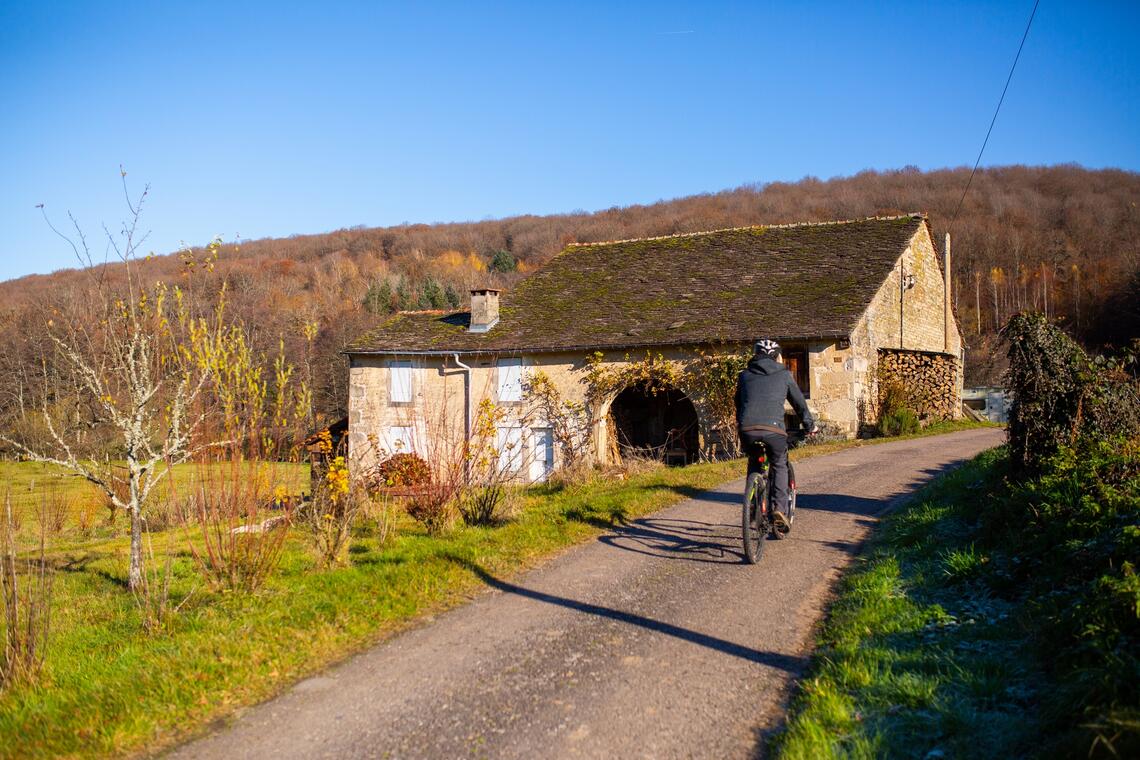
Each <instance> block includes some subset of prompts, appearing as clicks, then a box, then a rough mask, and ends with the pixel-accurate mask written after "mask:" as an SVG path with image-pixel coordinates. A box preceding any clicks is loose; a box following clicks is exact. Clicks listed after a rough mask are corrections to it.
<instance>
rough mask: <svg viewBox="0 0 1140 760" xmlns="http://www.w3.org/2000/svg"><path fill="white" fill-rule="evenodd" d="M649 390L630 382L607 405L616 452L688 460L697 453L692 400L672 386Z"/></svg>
mask: <svg viewBox="0 0 1140 760" xmlns="http://www.w3.org/2000/svg"><path fill="white" fill-rule="evenodd" d="M655 390H656V392H651V391H650V390H649V389H648V388H646V387H645V386H642V385H631V386H630V387H628V388H626V389H625V390H623V391H622V392H621V393H619V394H618V395H617V397H616V398H615V399H614V400H613V403H612V404H611V405H610V420H611V421H612V425H611V428H610V430H611V433H612V434H613V441H614V444H616V449H617V452H616V453H618V454H620V456H623V457H625V456H631V455H632V456H641V457H650V458H653V459H660V460H662V461H664V462H665V463H666V464H688V463H690V462H694V461H696V460H697V457H698V455H699V454H700V424H699V423H698V421H697V410H696V408H695V407H694V406H693V402H692V401H690V400H689V398H688V396H686V395H685V394H684V393H682V392H681V391H679V390H677V389H676V388H664V389H662V388H657V389H655Z"/></svg>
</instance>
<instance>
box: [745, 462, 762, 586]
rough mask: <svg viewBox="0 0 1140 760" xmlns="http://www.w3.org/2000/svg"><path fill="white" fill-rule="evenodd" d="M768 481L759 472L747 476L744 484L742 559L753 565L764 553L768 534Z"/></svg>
mask: <svg viewBox="0 0 1140 760" xmlns="http://www.w3.org/2000/svg"><path fill="white" fill-rule="evenodd" d="M767 502H768V483H767V482H766V481H765V479H764V476H763V475H762V474H761V473H759V472H754V473H752V474H751V475H749V476H748V481H747V483H746V484H745V486H744V506H743V509H742V511H741V531H742V533H743V536H744V561H745V562H747V563H748V564H750V565H755V564H756V563H757V562H759V561H760V556H761V555H762V554H763V553H764V539H765V538H766V537H767V535H768V503H767Z"/></svg>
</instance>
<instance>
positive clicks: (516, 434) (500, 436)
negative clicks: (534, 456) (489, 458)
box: [495, 427, 523, 477]
mask: <svg viewBox="0 0 1140 760" xmlns="http://www.w3.org/2000/svg"><path fill="white" fill-rule="evenodd" d="M495 448H496V449H498V451H499V471H500V472H502V473H504V474H506V475H508V476H511V477H513V476H515V475H518V473H519V470H521V469H522V461H523V452H522V428H521V427H501V428H499V429H498V430H497V431H496V433H495Z"/></svg>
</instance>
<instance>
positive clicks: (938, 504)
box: [776, 449, 1044, 760]
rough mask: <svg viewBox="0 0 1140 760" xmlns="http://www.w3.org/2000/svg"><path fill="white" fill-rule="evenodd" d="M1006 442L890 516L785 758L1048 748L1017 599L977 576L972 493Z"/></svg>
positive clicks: (846, 603) (979, 563) (828, 643)
mask: <svg viewBox="0 0 1140 760" xmlns="http://www.w3.org/2000/svg"><path fill="white" fill-rule="evenodd" d="M1003 456H1004V449H995V450H991V451H988V452H985V453H983V454H981V455H980V456H979V457H977V458H976V459H975V460H973V461H972V462H970V463H969V464H967V465H965V466H964V467H962V468H960V469H958V470H956V471H954V472H952V473H950V474H948V475H946V476H944V477H942V478H940V479H939V480H937V481H936V482H935V483H933V484H931V485H930V486H927V487H926V488H924V489H923V490H922V491H921V492H920V494H919V496H918V497H917V498H916V499H914V500H913V501H911V502H909V503H908V504H907V505H906V506H904V507H902V508H900V509H899V510H898V511H897V512H895V513H893V514H891V515H890V516H888V517H887V518H886V519H885V520H884V522H883V524H882V526H881V528H880V530H879V531H878V533H877V535H876V537H875V538H874V539H873V541H872V543H871V544H870V546H869V548H868V551H867V553H866V555H865V556H864V558H863V559H861V560H860V562H859V565H858V566H857V567H856V569H854V570H853V571H852V572H851V573H849V574H848V575H847V576H846V577H845V579H844V580H843V582H842V583H841V584H840V589H839V593H838V597H837V598H836V600H835V602H834V603H833V605H832V607H831V610H830V613H829V615H828V619H827V622H826V623H825V625H824V628H823V630H822V632H821V633H820V636H819V648H818V650H817V652H816V655H815V658H814V661H813V667H812V671H811V674H810V676H809V677H808V678H807V679H806V680H805V681H804V682H803V684H802V686H801V692H800V695H799V697H798V698H797V700H796V702H795V704H794V706H793V710H792V714H791V716H790V718H789V720H788V723H787V727H786V729H785V731H784V733H783V734H782V735H781V736H780V737H778V738H777V739H776V748H777V751H778V755H779V756H780V757H782V758H812V760H815V759H816V758H831V757H843V758H864V757H914V758H924V757H1019V756H1026V755H1032V754H1035V752H1037V751H1039V746H1038V744H1037V739H1038V737H1039V735H1040V733H1041V732H1042V730H1043V728H1044V727H1043V725H1042V720H1043V717H1042V715H1041V714H1040V713H1039V712H1038V710H1037V704H1038V697H1039V695H1040V692H1041V689H1042V687H1043V683H1044V681H1043V673H1042V671H1041V669H1040V666H1039V664H1038V662H1037V658H1036V657H1035V655H1034V653H1033V652H1032V651H1031V647H1030V642H1029V641H1028V640H1027V637H1026V633H1025V631H1024V629H1023V628H1022V627H1021V626H1020V625H1019V624H1018V622H1017V614H1016V613H1017V607H1016V604H1015V603H1014V602H1011V601H1008V600H1004V599H1001V598H998V597H997V596H995V595H993V594H991V593H989V591H988V590H987V586H986V584H984V583H981V582H979V579H980V577H981V576H982V575H983V574H985V573H988V572H990V561H989V560H990V558H989V557H988V556H987V555H986V554H985V553H984V552H983V551H982V550H981V549H979V548H978V546H977V544H976V543H975V540H974V539H975V534H976V532H977V530H978V525H977V522H976V519H975V517H974V516H976V513H977V510H976V508H975V507H974V506H973V503H974V502H975V501H976V500H977V498H978V496H979V495H980V494H983V493H985V492H986V491H987V490H988V489H989V488H990V487H991V486H992V485H994V484H995V482H996V480H997V479H998V478H999V474H1000V470H1001V467H1000V462H1001V461H1002V458H1003Z"/></svg>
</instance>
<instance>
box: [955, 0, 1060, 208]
mask: <svg viewBox="0 0 1140 760" xmlns="http://www.w3.org/2000/svg"><path fill="white" fill-rule="evenodd" d="M1040 4H1041V0H1035V2H1034V3H1033V11H1032V12H1031V13H1030V14H1029V23H1027V24H1026V25H1025V33H1024V34H1022V35H1021V44H1020V45H1018V46H1017V55H1015V56H1014V57H1013V65H1012V66H1010V67H1009V76H1007V77H1006V78H1005V87H1003V88H1002V90H1001V97H1000V98H999V99H998V104H997V108H995V109H994V117H993V118H992V119H990V128H989V129H987V130H986V139H985V140H982V149H981V150H979V151H978V159H977V160H976V161H974V168H973V169H971V170H970V179H968V180H967V181H966V189H965V190H963V191H962V197H961V198H959V199H958V208H956V209H954V216H953V217H952V218H951V219H950V227H951V228H953V227H954V222H956V221H957V220H958V212H960V211H961V210H962V202H963V201H965V200H966V193H968V192H970V185H971V184H972V183H973V181H974V175H975V174H976V173H977V171H978V165H979V164H981V163H982V154H983V153H985V152H986V144H987V143H989V141H990V134H992V133H993V131H994V124H996V123H997V117H998V112H999V111H1001V104H1002V103H1004V102H1005V94H1006V92H1008V91H1009V83H1010V81H1012V80H1013V71H1014V69H1016V68H1017V62H1018V60H1020V58H1021V51H1022V49H1023V48H1024V47H1025V40H1026V39H1027V38H1028V37H1029V27H1031V26H1033V17H1034V16H1036V15H1037V6H1038V5H1040Z"/></svg>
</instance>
